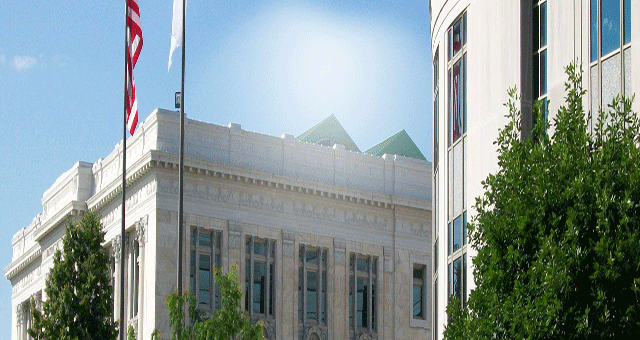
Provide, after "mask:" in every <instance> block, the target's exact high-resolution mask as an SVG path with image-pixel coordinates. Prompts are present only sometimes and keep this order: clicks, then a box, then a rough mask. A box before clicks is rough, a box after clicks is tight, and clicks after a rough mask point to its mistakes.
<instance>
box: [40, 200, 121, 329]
mask: <svg viewBox="0 0 640 340" xmlns="http://www.w3.org/2000/svg"><path fill="white" fill-rule="evenodd" d="M104 234H105V233H104V231H103V230H102V224H101V223H100V220H99V219H98V216H96V215H95V214H94V213H88V214H86V215H85V216H84V217H83V218H82V221H81V222H80V224H77V223H73V222H69V223H67V225H66V230H65V234H64V237H63V238H62V252H61V251H60V250H58V251H56V253H55V255H54V258H53V268H52V269H51V272H50V276H49V279H48V280H47V281H46V285H45V292H46V295H47V297H48V299H47V300H45V301H44V303H43V306H42V308H43V310H42V312H40V311H38V310H37V309H35V308H34V307H32V308H31V315H32V316H33V327H32V328H31V329H29V334H30V335H31V336H32V337H33V338H34V339H64V340H80V339H82V340H85V339H115V338H116V337H117V334H118V328H117V323H116V322H114V321H112V320H113V319H112V314H113V300H112V298H111V290H112V288H111V286H110V285H109V280H110V275H109V254H108V253H107V250H106V249H105V248H103V247H102V242H103V241H104ZM32 306H33V304H32Z"/></svg>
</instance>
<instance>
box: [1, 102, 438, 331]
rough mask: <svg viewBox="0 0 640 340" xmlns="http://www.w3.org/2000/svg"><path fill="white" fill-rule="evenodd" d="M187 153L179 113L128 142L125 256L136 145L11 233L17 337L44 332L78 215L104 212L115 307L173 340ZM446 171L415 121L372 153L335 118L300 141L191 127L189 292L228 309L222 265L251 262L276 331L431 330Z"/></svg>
mask: <svg viewBox="0 0 640 340" xmlns="http://www.w3.org/2000/svg"><path fill="white" fill-rule="evenodd" d="M178 149H179V116H178V114H177V113H175V112H173V111H166V110H160V109H157V110H155V111H154V112H153V113H152V114H151V115H150V116H149V117H148V118H147V119H146V120H145V121H144V123H142V124H141V125H140V126H139V127H138V130H137V131H136V133H135V135H134V136H133V137H131V138H129V140H128V142H127V167H128V170H127V191H126V225H127V234H126V236H125V237H126V244H127V246H126V256H125V257H124V258H120V248H119V247H120V240H121V239H120V237H121V235H120V225H121V221H120V217H121V210H120V209H121V202H122V199H121V183H122V179H121V174H122V168H121V167H122V144H121V143H120V144H118V145H116V147H115V149H114V150H113V151H112V152H111V153H110V154H109V155H106V157H105V158H103V159H99V160H98V161H97V162H95V163H86V162H78V163H76V164H75V165H74V166H73V167H71V169H69V170H68V171H66V172H65V173H63V174H62V175H61V176H60V177H59V178H58V179H57V180H56V181H55V183H53V185H52V186H51V188H49V189H48V190H47V191H45V193H44V194H43V196H42V206H43V211H42V213H39V214H38V215H37V216H36V217H35V218H34V219H33V222H32V223H31V224H30V225H29V226H27V227H26V228H23V229H19V230H18V232H17V233H16V234H15V235H14V236H13V238H12V241H11V242H12V244H13V257H12V262H11V263H10V264H9V266H8V267H6V268H5V276H6V277H7V279H9V280H10V281H11V284H12V287H13V290H12V304H11V309H12V322H11V325H12V327H11V338H12V339H27V338H28V336H27V334H26V329H28V328H29V327H30V325H31V322H32V321H31V315H30V310H29V307H30V304H31V302H30V301H34V302H35V303H36V304H37V305H38V307H39V306H40V305H41V302H42V301H43V300H46V298H47V297H46V293H45V291H44V287H45V280H46V278H47V276H48V272H49V270H50V268H51V267H52V265H53V264H52V262H53V254H54V252H55V251H56V250H57V249H60V248H61V238H62V236H63V235H64V226H65V222H66V221H67V220H69V219H72V220H78V218H79V217H80V216H82V215H83V214H85V213H86V212H87V211H96V212H98V213H99V214H100V215H101V216H102V217H101V219H102V223H103V225H104V228H105V231H106V236H105V244H104V246H105V247H107V248H109V249H110V252H111V254H112V257H111V258H112V261H111V264H110V266H111V271H112V273H113V275H112V285H113V286H114V288H115V289H114V292H115V293H114V294H115V296H114V301H115V310H114V315H115V316H116V318H117V317H118V315H119V311H120V308H124V309H125V315H126V320H124V323H125V324H127V325H132V326H133V327H134V329H135V331H136V333H137V335H138V339H148V338H149V337H150V335H151V332H152V331H153V330H154V329H158V330H159V331H160V332H161V333H162V337H163V338H168V337H169V336H170V334H171V331H170V327H169V325H168V317H167V311H166V307H165V298H166V296H167V295H169V294H170V293H171V292H172V291H173V290H174V289H175V288H176V263H177V260H176V259H177V254H176V249H177V248H178V247H177V242H178V241H177V238H178V237H177V235H178V233H177V225H178V213H177V211H178ZM431 178H432V176H431V164H430V163H429V162H427V161H426V160H425V159H424V156H423V155H422V154H421V153H420V151H419V150H418V148H417V147H416V146H415V144H414V143H413V142H412V141H411V139H410V138H409V136H408V135H407V134H406V132H404V130H403V131H401V132H399V133H397V134H395V135H393V136H392V137H390V138H388V139H387V140H385V141H383V142H381V143H380V144H379V145H376V146H374V147H372V148H371V149H369V150H367V151H365V152H360V150H359V148H358V147H357V146H356V145H355V143H353V140H351V138H350V137H349V135H348V134H347V133H346V131H344V129H343V128H342V126H341V125H340V123H339V122H338V121H337V119H336V118H335V117H334V116H333V115H332V116H330V117H329V118H327V119H326V120H324V121H322V122H320V123H319V124H318V125H316V126H314V127H313V128H311V129H310V130H309V131H307V132H305V133H303V134H301V135H300V136H299V137H297V138H294V137H293V136H292V135H288V134H285V135H283V136H282V137H274V136H268V135H264V134H260V133H255V132H250V131H246V130H243V129H242V128H241V126H240V125H239V124H230V125H229V126H228V127H225V126H219V125H214V124H210V123H205V122H200V121H195V120H187V123H186V138H185V175H184V196H185V204H184V210H185V224H186V228H185V241H184V242H185V244H184V251H185V253H184V257H183V258H184V259H185V263H184V267H183V273H185V275H184V278H183V279H184V281H183V282H184V283H183V286H184V287H191V289H192V291H193V292H194V294H195V296H196V299H197V305H198V307H199V308H200V309H201V310H203V311H205V312H206V313H212V312H214V311H215V309H216V308H218V307H219V303H220V296H219V292H218V289H217V287H216V286H215V284H214V282H213V268H214V266H216V267H223V268H224V269H225V270H228V269H229V268H230V266H231V265H232V264H234V263H237V264H238V268H239V276H240V278H241V286H242V289H243V292H244V298H243V301H242V303H243V306H244V308H245V309H246V310H247V311H248V314H249V315H250V318H251V319H252V320H254V321H255V320H264V322H265V333H266V335H267V338H268V339H394V338H395V339H429V338H430V337H431V334H432V331H431V320H432V319H431V309H430V306H432V303H431V298H430V296H431V289H430V287H431V286H430V285H429V284H428V283H429V282H431V280H432V278H431V273H432V272H433V270H432V268H431V263H432V259H431V255H430V254H431V248H430V245H431V237H432V236H431V235H432V232H431V221H432V218H431V193H432V188H431ZM121 266H124V267H125V272H126V276H125V290H124V291H125V293H124V294H125V305H124V306H120V305H119V300H120V298H119V297H120V295H119V294H120V288H121V287H120V276H119V273H120V268H121ZM31 298H33V300H32V299H31Z"/></svg>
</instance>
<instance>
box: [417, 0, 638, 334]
mask: <svg viewBox="0 0 640 340" xmlns="http://www.w3.org/2000/svg"><path fill="white" fill-rule="evenodd" d="M602 6H605V7H607V9H606V10H605V9H603V8H604V7H602ZM616 6H617V7H616ZM429 8H430V17H431V49H432V53H433V60H434V78H435V80H434V95H433V99H434V115H433V116H434V118H435V120H434V122H433V123H434V124H433V131H434V137H435V140H434V152H433V159H434V162H433V171H432V176H433V208H432V209H433V210H432V211H433V226H434V227H433V235H432V243H431V245H432V247H433V249H434V253H433V258H434V260H435V261H434V266H433V267H432V268H433V270H434V271H433V272H432V282H431V284H432V288H433V293H434V298H433V303H434V304H433V306H432V307H433V309H432V310H433V311H434V312H433V314H432V317H433V320H432V322H433V326H434V327H433V330H434V334H435V335H434V339H441V338H442V331H443V330H444V327H445V325H446V323H447V315H446V305H447V299H448V295H449V294H454V293H456V292H457V291H458V289H461V292H460V295H462V296H468V294H469V292H470V291H471V290H472V289H473V287H474V281H473V277H472V273H473V268H472V258H473V257H474V256H475V251H474V249H472V248H471V247H470V246H468V244H467V241H466V237H465V236H466V232H465V230H464V227H463V230H462V231H461V232H460V233H458V232H457V230H458V229H457V228H456V226H457V225H458V223H460V225H464V221H470V220H471V219H472V218H473V216H474V214H475V213H476V212H475V210H474V209H473V205H474V204H475V198H476V197H478V196H480V195H481V194H482V193H483V188H482V184H481V182H482V181H483V180H484V179H485V178H487V176H488V175H489V174H490V173H495V172H496V171H497V151H496V150H497V148H496V146H495V145H494V144H493V142H494V141H495V140H496V139H497V137H498V129H499V128H501V127H503V126H505V124H506V123H507V120H506V118H505V114H506V113H507V109H506V108H505V107H504V106H503V103H506V102H507V100H508V99H509V97H508V95H507V89H508V88H510V87H513V86H516V87H517V88H518V89H519V90H520V91H521V93H522V102H521V106H520V107H521V109H522V123H523V126H524V129H525V130H527V129H530V128H531V126H532V114H531V105H532V102H533V100H534V99H536V98H539V99H546V100H549V101H550V104H549V111H548V112H549V115H550V117H549V119H552V118H553V115H554V114H555V113H556V112H557V111H558V109H559V107H560V105H562V104H563V102H564V97H565V87H564V84H565V82H566V81H567V76H566V74H565V70H564V68H565V67H566V66H567V65H569V63H571V62H572V61H578V62H579V63H582V69H583V70H584V74H583V84H582V85H583V88H584V89H585V90H587V93H586V95H585V97H584V99H583V105H584V107H585V109H586V110H593V111H595V110H597V109H598V108H599V107H601V106H602V107H606V106H607V104H608V103H610V101H611V99H612V98H613V96H614V95H615V94H617V93H622V92H623V93H625V94H627V95H631V94H633V93H635V94H638V93H640V73H639V70H640V68H638V67H635V68H634V67H632V62H637V61H638V60H640V34H639V33H638V32H640V20H638V18H640V1H637V0H620V1H618V0H608V1H604V0H575V1H550V0H549V1H546V0H536V1H531V0H521V1H480V0H456V1H453V0H430V1H429ZM542 8H544V9H542ZM609 8H613V9H614V10H609ZM594 11H595V12H594ZM536 13H538V16H537V18H542V17H543V15H542V14H540V13H544V23H543V22H542V21H538V24H535V22H536V20H534V18H536ZM606 16H614V17H616V16H619V18H618V20H619V23H618V26H616V25H615V19H614V20H610V19H611V18H605V17H606ZM592 17H593V18H595V20H592ZM624 18H629V26H628V27H627V26H626V25H625V23H626V21H625V20H624ZM458 20H461V21H460V22H464V24H462V26H460V27H461V29H462V31H461V34H462V38H461V40H460V46H459V47H458V46H455V45H456V44H458V42H457V41H456V39H455V38H452V39H451V40H449V32H452V33H453V31H454V30H455V29H456V23H457V22H458ZM598 22H600V24H599V23H598ZM602 22H604V23H606V25H605V26H607V29H613V30H614V31H615V30H617V32H618V33H619V35H618V38H619V40H616V41H613V45H614V46H616V47H614V48H605V47H602V46H601V42H602V41H605V42H606V44H610V43H612V42H611V41H607V36H609V34H614V35H615V34H616V32H607V33H606V34H605V33H604V32H602V29H601V27H602V24H601V23H602ZM593 24H596V28H597V29H598V30H600V31H597V30H596V31H595V32H597V34H596V38H597V39H599V40H598V43H597V44H596V45H594V46H596V47H597V50H596V52H597V55H595V56H592V53H591V48H592V45H591V39H592V38H593V34H592V32H593V29H594V28H593V27H594V26H593ZM598 25H599V26H598ZM541 27H544V28H545V29H544V32H546V35H544V36H545V37H546V39H543V40H542V39H540V37H541V36H543V31H542V30H540V28H541ZM612 27H613V28H612ZM616 27H617V28H616ZM536 28H537V29H538V30H536ZM623 31H625V32H627V33H630V36H626V35H625V34H624V33H623ZM536 39H538V40H536ZM614 40H615V39H614ZM451 49H453V50H455V52H457V53H451V54H452V55H451V57H449V53H450V52H449V51H450V50H451ZM541 55H544V58H541V59H538V61H536V57H540V56H541ZM543 59H544V65H546V67H545V69H544V74H545V76H544V80H545V86H544V89H541V88H537V87H536V86H535V85H536V84H537V85H539V84H540V83H541V80H539V81H538V82H536V80H534V79H538V78H536V75H538V76H540V74H543V69H542V68H536V66H540V65H541V64H542V60H543ZM460 60H462V63H463V64H464V65H465V67H463V68H462V74H463V76H462V78H461V79H462V80H461V83H462V84H463V85H462V86H461V87H460V88H459V89H458V90H459V92H458V93H459V94H460V98H461V101H460V102H459V103H460V104H461V105H459V106H457V107H456V106H455V105H454V102H455V96H456V95H457V93H456V92H455V91H453V85H452V84H459V83H456V81H455V80H454V81H452V78H455V73H456V67H457V66H456V65H457V63H458V61H460ZM540 79H542V78H540ZM638 107H640V106H638V100H637V97H636V102H635V103H634V109H635V111H638ZM457 108H462V110H463V111H462V112H464V119H462V121H464V126H463V127H462V129H461V130H462V131H460V133H459V135H458V134H455V135H454V131H453V128H452V127H451V125H452V124H451V122H450V115H452V113H454V112H455V110H457ZM552 132H553V127H551V131H550V133H552ZM450 140H451V141H450ZM460 235H461V236H460ZM458 239H460V242H459V243H460V244H457V243H458V241H457V240H458ZM458 261H460V262H458ZM461 264H462V265H461ZM458 273H460V276H461V282H457V278H456V275H458Z"/></svg>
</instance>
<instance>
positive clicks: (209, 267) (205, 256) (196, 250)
mask: <svg viewBox="0 0 640 340" xmlns="http://www.w3.org/2000/svg"><path fill="white" fill-rule="evenodd" d="M221 250H222V232H221V231H218V230H211V229H204V228H196V227H192V228H191V261H190V263H191V266H190V271H189V272H190V276H189V279H190V283H191V291H192V292H193V294H194V295H195V297H196V305H197V306H198V308H200V309H202V310H205V311H209V312H211V311H213V310H214V309H218V308H220V287H218V285H217V284H215V279H214V277H215V275H214V269H215V268H221V267H222V251H221Z"/></svg>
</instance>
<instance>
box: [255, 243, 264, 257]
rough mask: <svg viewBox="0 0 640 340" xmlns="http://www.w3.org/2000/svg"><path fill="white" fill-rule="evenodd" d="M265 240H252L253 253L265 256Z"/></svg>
mask: <svg viewBox="0 0 640 340" xmlns="http://www.w3.org/2000/svg"><path fill="white" fill-rule="evenodd" d="M265 246H266V245H265V242H264V241H257V240H254V241H253V253H254V254H256V255H262V256H266V255H267V252H266V249H265V248H266V247H265Z"/></svg>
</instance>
